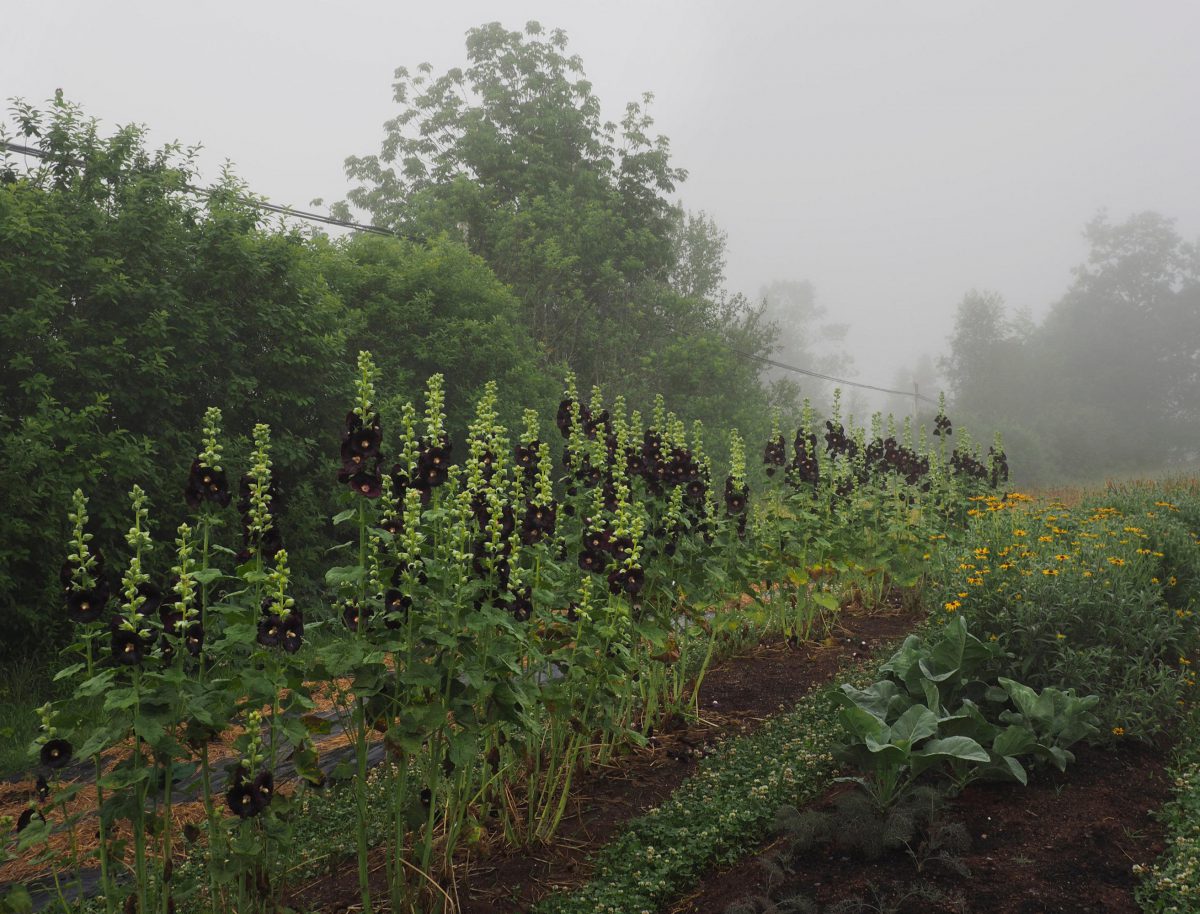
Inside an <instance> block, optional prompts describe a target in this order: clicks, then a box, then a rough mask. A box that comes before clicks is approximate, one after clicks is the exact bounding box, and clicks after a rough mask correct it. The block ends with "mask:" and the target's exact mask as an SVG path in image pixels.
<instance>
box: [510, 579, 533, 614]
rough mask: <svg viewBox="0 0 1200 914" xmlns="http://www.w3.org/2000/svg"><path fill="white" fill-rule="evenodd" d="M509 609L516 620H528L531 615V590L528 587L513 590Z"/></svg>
mask: <svg viewBox="0 0 1200 914" xmlns="http://www.w3.org/2000/svg"><path fill="white" fill-rule="evenodd" d="M509 611H510V612H512V615H513V618H514V619H516V620H517V621H518V622H528V621H529V618H530V617H531V616H532V615H533V592H532V591H531V590H530V589H529V588H528V587H522V588H521V589H520V590H518V591H515V592H513V593H512V602H511V603H510V604H509Z"/></svg>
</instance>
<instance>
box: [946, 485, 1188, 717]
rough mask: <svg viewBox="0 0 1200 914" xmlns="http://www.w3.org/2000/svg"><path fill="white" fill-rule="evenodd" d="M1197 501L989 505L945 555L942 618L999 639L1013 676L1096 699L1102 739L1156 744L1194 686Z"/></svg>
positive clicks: (1177, 497) (1165, 493)
mask: <svg viewBox="0 0 1200 914" xmlns="http://www.w3.org/2000/svg"><path fill="white" fill-rule="evenodd" d="M1196 503H1197V499H1196V496H1195V494H1194V493H1189V492H1188V491H1187V490H1181V491H1179V492H1173V491H1170V490H1168V489H1163V488H1158V489H1155V488H1145V489H1135V490H1130V491H1128V492H1127V493H1124V494H1121V493H1112V494H1110V495H1108V496H1106V497H1101V496H1091V497H1089V498H1088V499H1087V500H1085V501H1084V502H1083V503H1082V504H1081V505H1079V506H1078V507H1076V508H1070V507H1068V506H1066V505H1064V504H1061V503H1052V504H1040V505H1039V504H1026V503H1025V502H1021V501H999V500H993V501H991V502H990V503H981V505H983V504H986V507H987V510H976V512H975V513H976V516H975V517H974V518H973V519H972V521H971V525H970V528H969V530H968V533H967V536H966V538H965V539H964V540H963V541H962V543H961V545H959V546H956V547H955V548H954V549H951V550H948V551H946V552H944V553H942V554H941V555H942V557H943V559H944V561H943V563H942V565H941V567H940V568H939V569H938V572H937V575H936V576H937V579H938V582H939V583H938V588H937V592H938V593H939V597H938V603H940V604H941V605H942V606H943V612H942V613H940V616H941V618H942V619H943V620H947V619H952V618H954V617H955V616H956V615H959V614H965V615H966V617H967V618H968V619H969V620H970V622H971V625H972V628H973V629H974V630H976V631H978V632H980V633H981V636H983V637H987V638H992V637H994V638H996V639H997V640H998V643H999V644H1001V645H1003V646H1004V649H1005V654H1006V660H1005V662H1004V665H1003V670H1002V672H1003V674H1004V675H1006V676H1008V677H1010V678H1012V679H1015V680H1017V681H1019V682H1022V683H1024V684H1026V685H1028V686H1030V687H1032V688H1035V689H1042V688H1047V687H1056V688H1064V687H1065V688H1073V689H1076V690H1077V691H1078V692H1079V693H1080V694H1083V695H1097V696H1099V698H1100V704H1099V705H1098V706H1097V708H1096V713H1097V715H1098V717H1099V718H1100V720H1101V731H1102V733H1101V734H1100V738H1112V734H1114V733H1121V734H1126V735H1128V736H1130V737H1136V738H1138V739H1150V738H1152V737H1153V735H1154V734H1156V733H1158V732H1159V731H1161V729H1162V728H1163V727H1164V726H1165V725H1166V724H1167V723H1168V722H1169V721H1170V720H1171V718H1172V717H1173V716H1174V714H1175V710H1176V708H1177V702H1178V700H1179V698H1180V696H1181V692H1182V690H1183V689H1185V688H1189V687H1190V683H1191V682H1193V681H1194V680H1195V676H1194V674H1192V672H1191V664H1192V662H1193V659H1194V657H1193V655H1194V653H1195V651H1196V648H1197V640H1196V634H1195V622H1194V618H1195V612H1196V607H1197V602H1198V600H1200V588H1198V587H1197V583H1198V582H1200V574H1198V573H1197V554H1196V546H1195V543H1196V538H1195V533H1196V528H1195V526H1194V523H1195V520H1196V512H1197V508H1196Z"/></svg>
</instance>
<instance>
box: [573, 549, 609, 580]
mask: <svg viewBox="0 0 1200 914" xmlns="http://www.w3.org/2000/svg"><path fill="white" fill-rule="evenodd" d="M607 565H608V556H607V555H606V554H605V553H603V552H600V551H599V550H594V549H584V550H583V551H582V552H581V553H579V567H580V568H582V569H583V570H584V571H592V572H595V573H596V574H600V573H601V572H603V571H604V569H605V567H606V566H607Z"/></svg>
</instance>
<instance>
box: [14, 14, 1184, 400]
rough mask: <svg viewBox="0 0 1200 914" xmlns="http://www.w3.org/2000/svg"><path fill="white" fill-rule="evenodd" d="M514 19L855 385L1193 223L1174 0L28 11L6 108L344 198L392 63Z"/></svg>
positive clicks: (438, 62)
mask: <svg viewBox="0 0 1200 914" xmlns="http://www.w3.org/2000/svg"><path fill="white" fill-rule="evenodd" d="M530 19H536V20H538V21H540V22H541V23H542V24H543V25H544V26H546V27H547V28H562V29H564V30H565V31H566V32H567V34H568V35H569V37H570V50H571V51H572V52H573V53H576V54H578V55H579V56H580V57H581V58H582V61H583V65H584V68H585V71H586V73H587V75H588V78H589V79H590V80H591V81H592V83H593V84H594V87H595V91H596V94H597V95H598V96H599V98H600V99H601V101H602V102H603V105H604V110H605V114H606V115H607V116H609V117H612V118H614V119H617V118H619V116H620V114H621V112H622V110H623V106H624V104H625V102H626V101H628V100H631V99H635V98H638V97H639V96H640V94H641V93H642V92H644V91H649V92H653V93H654V95H655V100H654V103H653V105H652V107H651V109H650V110H651V114H652V115H653V117H654V119H655V128H654V129H655V131H656V132H659V133H662V134H664V135H666V136H667V137H669V138H670V141H671V150H672V155H673V161H674V164H676V165H678V166H680V167H683V168H686V169H687V170H688V172H689V177H688V179H687V180H686V182H684V183H682V184H681V185H680V186H679V187H678V189H677V193H676V195H677V197H678V199H679V200H680V202H682V204H683V205H684V206H686V207H687V208H688V209H689V210H693V211H704V212H706V213H707V214H708V215H709V216H711V217H712V218H713V219H715V220H716V222H717V223H718V224H719V225H720V227H721V228H722V229H723V230H724V231H725V232H727V233H728V256H727V265H728V288H729V290H730V291H731V292H743V293H745V294H747V295H750V296H752V297H753V296H755V295H757V294H758V293H759V290H760V289H762V288H763V287H764V286H766V285H768V284H769V283H772V282H777V281H784V282H807V283H811V285H812V288H813V290H814V293H815V302H816V305H817V306H819V307H820V308H823V309H824V311H825V314H826V317H827V319H828V320H829V321H831V322H836V323H843V324H848V325H849V332H848V334H847V336H846V337H845V339H844V341H842V342H840V343H839V345H840V346H842V347H844V348H845V349H846V351H848V352H849V353H850V354H851V355H852V356H853V362H854V365H853V370H854V371H855V372H856V373H855V377H856V378H858V379H859V380H861V381H865V382H867V383H871V384H876V385H891V384H893V383H896V382H897V380H898V379H900V380H903V379H904V378H905V377H906V376H911V375H912V373H913V369H914V367H915V366H917V363H918V361H919V360H920V358H921V356H922V355H925V356H929V357H933V358H935V359H936V357H938V356H939V355H942V354H944V353H945V352H946V348H947V344H946V341H947V338H948V337H949V335H950V334H951V332H952V331H953V323H954V315H955V308H956V306H957V304H958V303H959V301H960V300H961V299H962V298H963V296H964V294H965V293H966V292H968V291H969V290H970V289H973V288H977V289H981V290H993V291H995V292H997V293H999V294H1000V295H1002V296H1003V297H1004V299H1005V301H1006V303H1007V305H1008V306H1010V307H1013V308H1026V309H1028V310H1029V312H1030V313H1031V315H1032V316H1033V318H1034V319H1040V318H1041V317H1043V316H1044V315H1045V314H1046V313H1047V312H1048V309H1049V307H1050V306H1051V304H1052V303H1053V302H1055V301H1057V300H1058V299H1060V298H1062V296H1063V295H1064V294H1065V292H1066V290H1067V289H1068V287H1069V285H1070V283H1071V282H1072V272H1071V271H1072V268H1073V267H1075V266H1076V265H1078V264H1079V263H1081V262H1082V261H1083V260H1084V258H1085V257H1086V253H1087V246H1086V243H1085V241H1084V238H1083V234H1082V232H1083V229H1084V226H1085V225H1086V224H1087V223H1088V222H1089V221H1090V220H1091V219H1092V218H1093V217H1094V216H1095V214H1096V213H1097V212H1098V211H1099V210H1100V209H1102V208H1107V210H1108V212H1109V213H1110V216H1111V218H1112V219H1113V220H1114V221H1118V222H1119V221H1121V220H1123V219H1125V218H1126V217H1128V216H1129V215H1131V214H1133V213H1135V212H1140V211H1145V210H1153V211H1157V212H1158V213H1161V214H1162V215H1164V216H1166V217H1168V218H1172V219H1174V220H1176V222H1175V226H1176V229H1177V230H1178V232H1179V233H1180V234H1181V235H1182V236H1184V237H1185V238H1195V237H1196V236H1197V234H1200V182H1198V181H1197V178H1196V171H1195V167H1196V153H1197V149H1200V120H1198V119H1197V118H1196V117H1195V113H1196V111H1197V110H1200V55H1198V54H1197V53H1196V36H1197V35H1198V34H1200V6H1197V5H1196V4H1194V3H1191V2H1188V0H1177V2H1157V3H1155V4H1152V5H1147V4H1135V3H1129V2H1095V0H1088V2H1073V3H1057V4H1043V3H1016V4H1011V3H1010V4H994V3H968V2H961V0H954V2H922V3H904V4H899V3H895V2H874V3H852V4H847V3H837V4H834V3H792V2H789V3H761V2H749V3H737V4H730V3H697V2H687V3H684V2H658V3H645V2H624V0H623V2H608V3H574V2H571V3H565V2H561V0H557V2H526V3H517V2H513V0H501V2H495V0H493V2H488V3H482V2H458V3H453V4H414V3H397V2H391V3H382V2H362V3H355V4H337V3H332V2H312V0H307V2H287V3H282V2H256V3H245V2H242V3H237V4H234V3H228V2H216V3H208V4H204V5H202V6H197V5H194V4H188V5H184V4H146V3H133V2H127V0H125V2H110V3H105V4H93V3H83V2H74V3H65V2H51V0H43V2H38V3H27V4H19V5H18V4H9V5H8V7H7V9H6V11H5V21H4V27H3V30H2V31H0V94H2V95H3V96H4V97H5V98H6V99H7V98H9V97H12V96H20V97H24V98H26V99H27V100H29V101H35V102H36V101H42V100H44V99H46V98H49V97H52V96H53V94H54V92H55V90H56V89H60V88H61V89H62V90H63V92H64V94H65V96H66V97H67V98H69V99H71V100H72V101H75V102H78V103H80V104H81V105H82V106H83V108H84V110H85V112H87V113H88V114H89V115H92V116H95V117H98V118H101V119H102V120H103V121H104V122H105V123H106V124H108V125H117V124H125V123H130V122H140V123H145V124H147V125H149V126H150V128H151V137H152V139H153V140H155V141H159V142H165V141H169V140H175V139H177V140H179V141H181V142H183V143H185V144H187V143H196V142H199V143H203V145H204V147H205V150H204V153H203V155H202V157H201V162H202V165H203V171H204V173H205V174H206V175H212V176H213V177H214V178H215V177H216V175H217V174H218V171H219V169H220V166H221V164H222V163H223V162H225V161H231V162H232V163H234V166H235V168H236V170H237V172H238V173H239V174H240V175H241V176H242V177H243V178H244V179H245V180H246V182H247V183H248V185H249V187H250V188H251V189H252V190H253V191H255V192H257V193H260V194H263V195H265V196H267V197H268V198H269V199H271V200H272V201H274V202H276V203H284V204H291V205H297V206H306V205H307V204H308V203H309V201H310V200H312V199H313V198H316V197H321V198H324V199H325V200H327V201H328V200H336V199H339V198H341V197H342V196H344V194H345V193H346V191H347V189H348V187H349V185H348V182H347V180H346V178H345V176H344V173H343V170H342V163H343V160H344V159H345V157H346V156H349V155H362V154H369V153H374V152H377V151H378V148H379V143H380V140H381V137H382V124H383V122H384V121H385V120H387V119H388V118H389V117H392V116H394V115H395V113H396V106H395V104H394V103H393V101H392V98H391V84H392V73H393V70H394V69H395V68H396V67H397V66H400V65H407V66H409V67H415V66H416V65H417V64H419V63H420V62H422V61H429V62H430V63H431V64H432V65H433V67H434V71H435V72H441V71H443V70H445V69H446V68H448V67H451V66H456V65H461V64H462V63H463V60H464V52H463V36H464V33H465V32H466V31H467V30H468V29H469V28H471V27H474V26H478V25H480V24H482V23H484V22H488V21H492V20H500V21H501V22H503V23H504V25H505V26H506V27H508V28H511V29H519V28H521V27H522V26H523V25H524V23H525V22H526V21H527V20H530ZM781 357H783V356H782V355H781ZM928 368H929V365H928V359H926V360H925V365H924V367H923V368H922V371H923V372H924V373H925V374H926V375H927V374H928ZM923 389H924V388H923Z"/></svg>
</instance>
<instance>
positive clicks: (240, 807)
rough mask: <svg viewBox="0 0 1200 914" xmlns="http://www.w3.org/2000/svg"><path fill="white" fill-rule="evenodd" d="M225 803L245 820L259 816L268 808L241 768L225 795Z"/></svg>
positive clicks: (231, 780)
mask: <svg viewBox="0 0 1200 914" xmlns="http://www.w3.org/2000/svg"><path fill="white" fill-rule="evenodd" d="M256 780H257V779H256ZM225 802H226V803H227V804H228V805H229V808H230V809H231V810H232V811H233V812H234V814H235V815H237V816H239V817H241V818H243V819H249V818H252V817H254V816H257V815H259V814H260V813H261V812H262V811H263V810H264V809H266V808H267V807H266V804H265V803H263V801H262V798H261V796H260V795H259V792H258V790H257V789H256V788H255V786H254V782H253V781H248V780H246V775H245V772H244V771H243V770H242V768H241V766H239V767H238V769H237V773H236V774H234V776H233V777H232V778H231V779H230V782H229V791H228V793H226V794H225Z"/></svg>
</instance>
